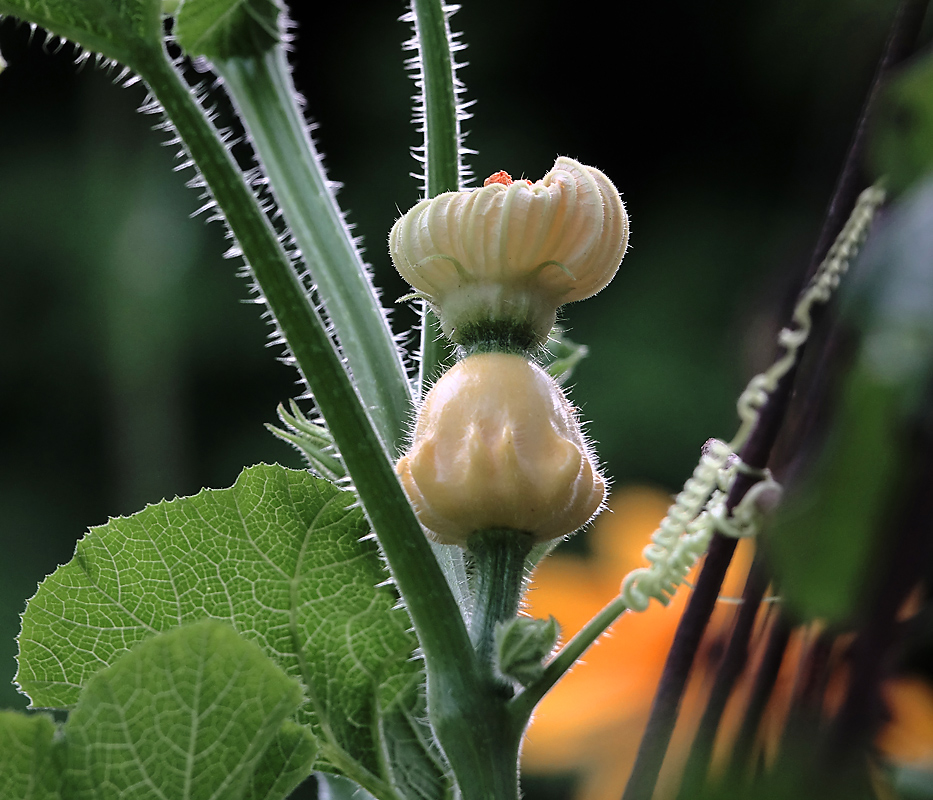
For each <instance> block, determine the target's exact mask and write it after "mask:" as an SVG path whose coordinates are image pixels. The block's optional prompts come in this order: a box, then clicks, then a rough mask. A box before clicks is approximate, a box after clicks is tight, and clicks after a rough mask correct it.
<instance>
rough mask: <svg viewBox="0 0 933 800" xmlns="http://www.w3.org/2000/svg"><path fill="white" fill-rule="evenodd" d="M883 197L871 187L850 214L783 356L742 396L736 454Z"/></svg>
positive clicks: (803, 302) (805, 297)
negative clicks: (816, 307) (814, 309)
mask: <svg viewBox="0 0 933 800" xmlns="http://www.w3.org/2000/svg"><path fill="white" fill-rule="evenodd" d="M884 198H885V191H884V189H882V188H880V187H879V186H870V187H869V188H867V189H866V190H865V191H863V192H862V193H861V194H860V195H859V196H858V199H857V200H856V201H855V208H854V209H853V210H852V213H851V214H850V215H849V219H848V220H847V221H846V224H845V225H844V226H843V228H842V231H840V233H839V236H837V237H836V241H835V242H833V246H832V247H831V248H830V249H829V252H828V253H827V254H826V258H824V259H823V262H822V263H821V264H820V266H819V267H818V269H817V270H816V273H815V274H814V275H813V278H811V279H810V283H809V284H807V287H806V288H805V289H804V290H803V292H802V293H801V295H800V298H799V300H798V301H797V305H796V306H795V307H794V314H793V317H792V324H793V326H794V327H791V328H784V329H783V330H781V332H780V333H779V334H778V344H780V345H781V347H783V348H784V355H782V356H781V357H780V358H779V359H778V360H777V361H775V362H774V363H773V364H772V365H771V366H770V367H769V368H768V369H767V370H766V371H765V372H763V373H761V374H760V375H756V376H755V377H754V378H752V379H751V381H750V382H749V384H748V386H747V387H746V389H745V391H744V392H742V394H741V396H740V397H739V401H738V404H737V410H738V414H739V419H740V420H741V425H740V427H739V430H738V433H736V435H735V438H734V439H733V440H732V442H731V447H732V449H733V450H736V451H737V450H739V449H741V447H742V446H743V445H744V444H745V442H746V441H747V439H748V437H749V435H750V434H751V432H752V430H754V428H755V426H756V425H757V424H758V415H759V413H760V411H761V409H762V407H763V406H764V404H765V403H766V402H767V401H768V397H769V396H770V394H771V392H773V391H774V389H775V387H776V386H777V384H778V381H779V380H780V379H781V378H783V377H784V376H785V375H786V374H787V373H788V372H789V371H790V370H791V368H792V367H793V366H794V364H796V363H797V356H798V353H799V352H800V348H801V347H802V346H803V345H804V343H805V342H806V341H807V339H808V338H809V336H810V330H811V329H812V327H813V320H812V317H811V315H812V312H813V307H814V306H815V305H823V304H824V303H826V302H828V301H829V299H830V297H832V295H833V292H834V291H835V290H836V288H837V287H838V286H839V282H840V281H841V280H842V277H843V275H845V274H846V272H847V271H848V269H849V262H850V261H851V260H852V259H853V258H854V257H855V255H856V254H857V253H858V250H859V247H860V246H861V244H862V242H863V241H864V240H865V237H866V236H867V235H868V229H869V227H870V226H871V221H872V219H873V218H874V215H875V211H877V209H878V207H879V206H880V205H881V204H882V203H883V202H884Z"/></svg>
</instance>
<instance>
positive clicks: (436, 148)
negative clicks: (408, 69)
mask: <svg viewBox="0 0 933 800" xmlns="http://www.w3.org/2000/svg"><path fill="white" fill-rule="evenodd" d="M411 8H412V16H413V22H414V26H415V37H416V40H417V43H418V56H419V58H420V66H421V80H422V82H423V85H424V88H423V89H422V91H423V93H424V98H423V99H424V158H425V161H424V176H425V191H426V196H427V197H435V196H436V195H439V194H441V193H442V192H455V191H457V190H458V189H459V188H460V172H461V170H460V150H461V136H460V120H459V119H458V116H457V92H456V86H455V82H454V81H455V79H454V60H453V53H452V52H451V41H450V25H449V23H448V21H447V15H446V14H445V13H444V3H443V0H413V2H412V6H411ZM452 352H453V348H452V346H451V345H450V343H449V342H448V341H447V339H445V338H444V336H443V334H442V333H441V326H440V323H439V322H438V319H437V316H436V315H435V314H434V312H433V311H431V309H430V308H428V306H427V304H425V305H424V310H423V312H422V317H421V362H420V367H419V375H418V383H419V388H420V392H421V394H424V393H425V392H426V391H427V388H428V386H429V385H430V384H431V382H432V381H434V380H435V379H436V378H437V377H438V376H439V374H440V373H441V372H442V371H443V365H444V364H446V363H449V361H450V357H451V354H452Z"/></svg>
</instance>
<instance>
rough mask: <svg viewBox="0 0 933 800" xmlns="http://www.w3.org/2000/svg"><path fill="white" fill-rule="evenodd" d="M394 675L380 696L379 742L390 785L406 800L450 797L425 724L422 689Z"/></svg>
mask: <svg viewBox="0 0 933 800" xmlns="http://www.w3.org/2000/svg"><path fill="white" fill-rule="evenodd" d="M416 677H417V676H409V675H396V676H394V678H393V679H392V680H391V681H389V682H387V683H386V684H385V685H384V686H383V687H382V691H381V692H380V695H379V739H380V741H381V742H382V747H383V752H384V753H385V756H386V759H387V763H388V764H389V769H390V771H391V775H392V784H393V785H394V786H396V787H398V789H399V794H401V796H402V797H404V798H405V800H431V799H432V798H441V797H444V798H447V797H452V789H451V779H450V777H449V776H448V774H447V768H446V766H445V764H444V760H443V757H442V756H441V754H440V752H439V751H438V749H437V745H436V744H435V742H434V736H433V734H432V732H431V728H430V727H429V726H428V724H427V722H426V720H427V718H428V710H427V705H426V703H425V696H424V686H423V685H422V684H421V682H420V681H418V680H415V679H414V678H416Z"/></svg>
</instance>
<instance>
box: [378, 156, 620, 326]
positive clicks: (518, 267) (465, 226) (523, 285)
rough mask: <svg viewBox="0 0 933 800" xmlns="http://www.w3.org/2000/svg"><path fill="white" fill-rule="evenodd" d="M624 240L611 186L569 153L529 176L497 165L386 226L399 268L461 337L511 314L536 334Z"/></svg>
mask: <svg viewBox="0 0 933 800" xmlns="http://www.w3.org/2000/svg"><path fill="white" fill-rule="evenodd" d="M627 243H628V217H627V215H626V213H625V207H624V206H623V204H622V200H621V198H620V197H619V193H618V191H616V188H615V186H613V185H612V183H611V181H610V180H609V179H608V178H607V177H606V176H605V175H603V173H602V172H600V171H599V170H597V169H594V168H593V167H587V166H584V165H583V164H580V163H578V162H576V161H574V160H573V159H570V158H558V159H557V161H556V162H555V163H554V168H553V169H552V170H551V171H550V172H549V173H548V174H547V175H545V176H544V178H542V179H541V180H539V181H537V182H535V183H531V182H530V181H524V180H520V181H512V180H511V178H509V177H508V176H507V175H506V174H505V173H497V174H496V175H494V176H492V177H491V178H490V179H489V181H487V185H486V186H483V187H482V188H480V189H473V190H464V191H460V192H447V193H445V194H441V195H438V196H437V197H434V198H432V199H429V200H424V201H422V202H421V203H419V204H418V205H416V206H415V207H414V208H413V209H411V211H409V212H408V213H407V214H405V216H403V217H402V218H401V219H400V220H398V222H396V223H395V226H394V227H393V228H392V232H391V234H390V236H389V250H390V252H391V254H392V260H393V262H394V263H395V266H396V268H397V269H398V271H399V273H400V274H401V275H402V277H403V278H405V280H407V281H408V282H409V283H410V284H411V285H412V286H413V287H414V288H415V289H416V290H418V291H419V292H421V293H423V294H424V295H426V296H427V297H428V298H429V299H430V300H431V302H432V303H433V304H434V305H435V306H436V308H437V309H438V312H439V314H440V317H441V321H442V325H443V327H444V331H445V333H446V334H447V335H448V336H450V337H451V338H452V339H453V340H454V341H457V342H461V343H463V340H464V337H466V338H467V339H469V338H471V337H473V336H475V335H477V334H476V333H475V329H476V328H477V326H479V328H480V329H481V328H482V327H483V325H484V324H486V323H487V322H489V323H491V324H492V327H494V328H495V327H496V325H500V326H501V323H502V322H509V321H511V322H513V323H514V324H515V325H516V326H518V327H528V328H529V329H530V330H531V331H532V332H533V338H534V340H535V342H536V343H538V344H540V343H541V342H543V341H544V339H545V338H546V336H547V333H548V332H549V331H550V328H551V326H552V325H553V323H554V319H555V316H556V310H557V308H558V306H560V305H562V304H564V303H569V302H572V301H575V300H583V299H585V298H587V297H590V296H592V295H594V294H596V292H598V291H599V290H600V289H602V288H603V287H604V286H606V284H608V283H609V281H610V280H612V277H613V276H614V275H615V273H616V270H617V269H618V267H619V262H620V261H621V260H622V256H623V255H624V254H625V248H626V246H627Z"/></svg>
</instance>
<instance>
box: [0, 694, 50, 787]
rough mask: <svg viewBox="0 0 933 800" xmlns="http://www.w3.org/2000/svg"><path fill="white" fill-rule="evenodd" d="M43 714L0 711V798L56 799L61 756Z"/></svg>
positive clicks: (48, 723)
mask: <svg viewBox="0 0 933 800" xmlns="http://www.w3.org/2000/svg"><path fill="white" fill-rule="evenodd" d="M56 728H57V726H56V725H55V722H54V721H53V720H52V719H51V718H50V717H48V716H45V715H44V714H41V715H40V714H37V715H34V716H28V715H26V714H22V713H20V712H18V711H0V797H3V798H9V799H10V800H59V797H60V794H59V790H60V788H61V776H62V766H63V762H64V755H63V752H62V746H61V743H60V742H59V741H56V738H55V733H56Z"/></svg>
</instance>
